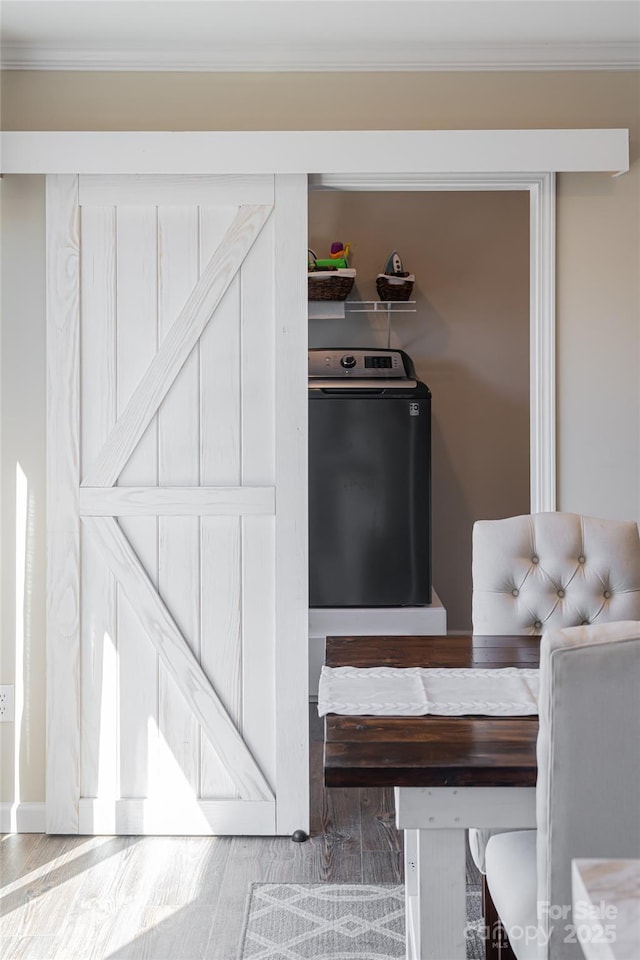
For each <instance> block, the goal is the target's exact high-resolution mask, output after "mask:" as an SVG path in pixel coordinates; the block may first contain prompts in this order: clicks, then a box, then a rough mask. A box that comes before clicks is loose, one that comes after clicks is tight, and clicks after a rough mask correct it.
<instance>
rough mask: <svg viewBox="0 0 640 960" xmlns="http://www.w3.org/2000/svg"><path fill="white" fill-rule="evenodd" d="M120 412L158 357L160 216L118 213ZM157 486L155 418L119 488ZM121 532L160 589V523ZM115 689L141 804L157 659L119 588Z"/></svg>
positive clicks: (125, 521)
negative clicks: (117, 685) (117, 694)
mask: <svg viewBox="0 0 640 960" xmlns="http://www.w3.org/2000/svg"><path fill="white" fill-rule="evenodd" d="M116 269H117V277H118V290H117V311H118V341H117V407H118V415H120V414H121V413H122V410H123V409H124V407H125V406H126V404H127V402H128V400H129V398H130V397H131V394H132V393H133V392H134V390H135V389H136V387H137V385H138V383H139V381H140V378H141V377H142V375H143V374H144V372H145V370H146V369H147V367H148V366H149V363H150V362H151V360H152V359H153V357H154V356H155V354H156V351H157V346H158V334H157V212H156V209H155V208H148V207H118V211H117V267H116ZM157 482H158V449H157V418H154V419H153V420H152V421H151V423H150V424H149V426H148V428H147V430H146V431H145V434H144V435H143V437H142V439H141V440H140V442H139V443H138V445H137V447H136V449H135V450H134V452H133V454H132V455H131V457H130V459H129V461H128V462H127V464H126V465H125V467H124V469H123V470H122V472H121V474H120V477H119V479H118V485H122V486H155V485H156V484H157ZM120 526H121V527H122V530H123V532H124V534H125V536H126V537H127V538H128V539H129V541H130V542H131V545H132V546H133V549H134V550H135V552H136V553H137V555H138V557H139V558H140V560H141V562H142V564H143V566H144V568H145V570H146V571H147V574H148V575H149V577H150V579H151V580H152V582H153V583H155V584H156V585H157V582H158V559H157V553H158V533H157V528H158V521H157V519H156V518H155V517H122V518H121V519H120ZM118 650H119V669H120V672H119V685H120V796H121V797H135V798H144V797H147V796H149V795H150V794H151V793H152V792H154V789H155V788H156V787H157V784H156V782H155V781H156V778H157V753H158V732H157V724H158V697H157V685H158V657H157V654H156V651H155V650H154V648H153V646H152V645H151V642H150V641H149V639H148V638H147V637H146V636H145V633H144V631H143V630H142V629H141V627H140V624H139V622H138V619H137V617H136V616H135V613H134V611H133V610H132V608H131V605H130V604H129V602H128V601H127V600H126V598H125V597H124V594H123V592H122V590H121V589H120V588H118Z"/></svg>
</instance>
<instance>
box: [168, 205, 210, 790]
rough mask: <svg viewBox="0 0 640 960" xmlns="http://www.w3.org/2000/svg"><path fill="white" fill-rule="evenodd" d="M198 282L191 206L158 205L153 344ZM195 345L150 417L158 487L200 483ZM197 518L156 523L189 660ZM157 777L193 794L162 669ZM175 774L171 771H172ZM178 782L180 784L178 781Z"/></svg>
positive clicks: (189, 716) (196, 772)
mask: <svg viewBox="0 0 640 960" xmlns="http://www.w3.org/2000/svg"><path fill="white" fill-rule="evenodd" d="M197 280H198V208H197V207H195V206H190V207H178V206H176V207H159V208H158V331H159V339H160V343H162V341H163V340H164V338H165V337H166V335H167V333H168V332H169V330H170V329H171V327H172V326H173V323H174V322H175V320H176V317H177V316H178V314H179V313H180V310H181V309H182V307H183V306H184V304H185V302H186V300H187V298H188V296H189V294H190V293H191V291H192V289H193V287H194V286H195V285H196V283H197ZM199 349H200V348H199V344H196V346H195V347H194V350H193V352H192V353H191V354H190V356H189V357H188V358H187V360H186V362H185V364H184V366H183V368H182V370H181V371H180V373H179V374H178V376H177V377H176V380H175V382H174V384H173V386H172V387H171V389H170V391H169V393H168V394H167V396H166V397H165V399H164V402H163V403H162V405H161V407H160V410H159V412H158V450H159V472H158V483H159V485H160V486H163V487H164V486H197V485H198V483H199V480H200V430H199V415H200V398H199ZM199 585H200V521H199V519H198V517H194V516H191V517H187V516H184V517H161V518H160V519H159V551H158V586H159V591H160V595H161V597H162V598H163V600H164V601H165V603H166V604H167V606H168V608H169V610H170V611H171V613H172V615H173V617H174V619H175V621H176V623H177V624H178V626H179V627H180V630H181V631H182V634H183V636H184V637H185V638H186V639H187V642H188V643H189V645H190V647H191V649H192V651H193V653H194V654H195V656H196V658H197V659H199V657H200V590H199ZM158 697H159V729H160V735H161V737H160V776H161V779H162V781H163V784H164V787H163V789H164V790H166V789H170V788H171V789H175V788H176V786H177V784H176V773H177V772H178V771H181V773H182V777H183V778H184V779H183V780H182V781H181V783H180V785H181V787H182V788H184V789H186V788H189V789H190V790H191V793H192V795H196V796H197V795H198V794H199V786H200V732H199V725H198V723H197V722H196V719H195V717H194V715H193V711H192V709H191V706H190V704H188V703H187V702H186V701H185V700H184V698H183V696H182V694H181V693H180V691H179V690H178V688H177V686H176V684H175V682H174V681H173V679H172V678H171V677H170V676H169V674H168V672H167V670H166V668H165V666H164V664H162V663H160V673H159V687H158ZM178 777H179V774H178ZM179 782H180V781H179Z"/></svg>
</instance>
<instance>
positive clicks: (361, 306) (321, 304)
mask: <svg viewBox="0 0 640 960" xmlns="http://www.w3.org/2000/svg"><path fill="white" fill-rule="evenodd" d="M415 303H416V301H415V300H310V301H309V319H310V320H344V318H345V317H346V316H347V314H350V313H382V314H384V315H385V316H387V317H389V316H390V315H391V314H393V313H415V312H416V307H415Z"/></svg>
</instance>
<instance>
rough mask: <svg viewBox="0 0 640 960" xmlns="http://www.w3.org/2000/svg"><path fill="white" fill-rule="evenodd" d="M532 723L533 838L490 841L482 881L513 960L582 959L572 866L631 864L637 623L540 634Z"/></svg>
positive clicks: (637, 845)
mask: <svg viewBox="0 0 640 960" xmlns="http://www.w3.org/2000/svg"><path fill="white" fill-rule="evenodd" d="M539 715H540V729H539V733H538V741H537V759H538V782H537V784H536V826H537V829H536V830H520V831H517V832H503V833H501V834H499V835H497V836H493V837H491V839H490V840H489V843H488V845H487V850H486V865H487V880H488V885H489V890H490V892H491V896H492V898H493V902H494V903H495V906H496V908H497V913H498V916H499V917H500V919H501V921H502V923H503V925H504V926H505V928H506V930H507V932H508V934H509V941H510V945H511V949H512V951H513V953H514V954H515V956H516V958H517V960H583V954H582V949H581V947H580V944H579V943H578V942H577V940H576V935H575V928H576V924H579V919H580V918H579V917H577V918H573V916H572V889H571V861H572V860H574V859H601V858H604V859H626V858H634V857H636V858H637V857H640V621H638V620H636V621H623V622H620V623H603V624H598V625H596V626H587V627H571V628H567V629H564V630H557V631H551V632H549V633H545V635H544V636H543V638H542V648H541V656H540V698H539ZM574 919H575V923H574V922H573V921H574ZM583 919H584V916H583ZM615 919H616V918H615V917H612V918H609V919H604V918H603V919H602V923H603V925H606V924H608V923H610V924H611V929H610V930H609V932H608V933H607V934H606V936H607V937H608V936H613V937H614V938H616V937H617V931H616V930H615V928H614V924H615ZM603 930H604V931H605V932H606V927H604V926H603ZM614 942H615V940H614ZM600 943H601V944H602V943H604V936H603V939H602V940H601V941H600ZM594 944H595V949H597V950H598V956H603V957H604V956H605V955H606V956H607V957H612V956H613V955H614V953H613V952H610V951H609V948H608V947H607V946H606V944H605V948H604V949H602V947H601V946H598V943H597V940H596V941H595V942H594ZM600 951H602V952H601V953H600ZM593 955H594V956H595V952H594V954H593ZM617 955H618V954H617V952H616V956H617ZM622 955H623V954H622V953H620V956H622ZM624 955H625V956H626V955H627V954H624ZM629 956H631V954H629Z"/></svg>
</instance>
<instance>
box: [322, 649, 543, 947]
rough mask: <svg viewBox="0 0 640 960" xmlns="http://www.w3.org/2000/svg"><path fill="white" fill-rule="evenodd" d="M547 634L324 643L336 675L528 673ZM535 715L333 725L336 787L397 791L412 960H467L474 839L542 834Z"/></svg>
mask: <svg viewBox="0 0 640 960" xmlns="http://www.w3.org/2000/svg"><path fill="white" fill-rule="evenodd" d="M539 649H540V638H539V637H538V636H462V635H461V636H414V637H392V636H388V637H327V643H326V656H325V664H326V666H329V667H346V666H351V667H380V666H387V667H400V668H402V667H427V668H442V667H444V668H469V667H475V668H483V669H501V668H505V667H516V668H520V669H526V668H528V669H531V668H537V667H538V665H539ZM537 734H538V718H537V716H518V717H503V716H500V717H493V716H492V717H489V716H455V717H451V716H447V717H443V716H435V715H430V714H427V715H425V716H418V717H415V716H412V717H407V716H402V717H398V716H395V717H394V716H339V715H337V714H328V715H327V716H326V717H325V735H324V739H325V743H324V779H325V784H326V786H328V787H372V786H393V787H395V803H396V825H397V827H398V829H401V830H403V831H404V839H405V891H406V920H407V957H408V958H411V960H464V958H465V956H466V889H465V862H466V830H467V828H469V827H491V828H507V829H508V828H513V829H521V828H527V827H528V828H533V827H534V826H535V782H536V739H537Z"/></svg>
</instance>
